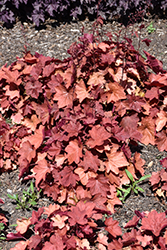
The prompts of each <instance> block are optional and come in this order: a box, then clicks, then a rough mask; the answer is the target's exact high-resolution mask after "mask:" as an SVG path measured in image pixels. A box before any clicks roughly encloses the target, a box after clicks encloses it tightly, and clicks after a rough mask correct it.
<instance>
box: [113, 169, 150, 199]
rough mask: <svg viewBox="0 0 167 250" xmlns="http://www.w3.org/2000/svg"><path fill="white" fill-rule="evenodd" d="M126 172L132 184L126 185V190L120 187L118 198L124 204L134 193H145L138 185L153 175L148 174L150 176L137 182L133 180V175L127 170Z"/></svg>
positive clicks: (143, 177)
mask: <svg viewBox="0 0 167 250" xmlns="http://www.w3.org/2000/svg"><path fill="white" fill-rule="evenodd" d="M125 172H126V174H127V176H128V178H129V180H130V184H127V185H125V187H126V188H119V187H118V188H117V196H118V197H119V199H120V200H121V201H122V202H123V203H124V201H125V198H126V197H127V196H128V195H129V194H130V193H131V192H134V193H135V194H138V192H144V190H143V189H142V188H141V187H139V186H138V185H137V184H138V183H139V182H142V181H144V180H146V179H147V178H150V177H151V174H148V175H145V176H142V177H141V178H140V179H139V180H137V181H135V180H134V178H133V175H132V174H131V173H130V172H129V171H128V170H127V169H125Z"/></svg>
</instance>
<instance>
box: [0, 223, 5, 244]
mask: <svg viewBox="0 0 167 250" xmlns="http://www.w3.org/2000/svg"><path fill="white" fill-rule="evenodd" d="M4 230H5V224H4V223H0V241H1V240H5V239H6V236H5V233H4ZM0 249H1V248H0Z"/></svg>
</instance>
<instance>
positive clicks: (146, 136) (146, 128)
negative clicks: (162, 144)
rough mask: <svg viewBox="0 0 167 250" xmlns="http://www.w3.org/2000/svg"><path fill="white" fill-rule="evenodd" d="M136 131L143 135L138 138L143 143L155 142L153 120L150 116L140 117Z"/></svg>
mask: <svg viewBox="0 0 167 250" xmlns="http://www.w3.org/2000/svg"><path fill="white" fill-rule="evenodd" d="M138 131H139V132H141V134H142V135H143V137H142V138H141V140H140V141H141V142H142V143H143V144H145V145H148V144H149V143H150V144H152V145H154V144H155V122H154V120H153V119H152V118H151V117H144V118H142V121H141V126H140V127H139V128H138Z"/></svg>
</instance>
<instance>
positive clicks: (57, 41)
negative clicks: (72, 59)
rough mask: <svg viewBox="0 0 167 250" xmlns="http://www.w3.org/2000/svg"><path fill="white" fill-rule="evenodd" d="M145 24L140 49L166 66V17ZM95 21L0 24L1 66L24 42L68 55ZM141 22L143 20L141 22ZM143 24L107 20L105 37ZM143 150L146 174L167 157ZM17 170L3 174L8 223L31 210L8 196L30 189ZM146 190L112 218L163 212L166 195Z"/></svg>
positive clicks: (43, 201) (43, 202)
mask: <svg viewBox="0 0 167 250" xmlns="http://www.w3.org/2000/svg"><path fill="white" fill-rule="evenodd" d="M151 21H153V27H154V28H155V29H156V30H155V31H154V32H152V33H151V34H148V30H147V27H148V26H149V24H150V23H151ZM142 23H144V24H145V28H144V29H142V30H141V33H140V37H141V40H142V39H145V38H149V39H150V40H152V42H151V44H150V46H149V47H147V46H146V45H145V43H141V44H140V48H139V50H140V52H141V53H142V54H143V55H144V53H143V50H146V51H147V52H149V53H150V54H152V55H153V56H155V57H156V58H157V59H159V60H162V62H163V65H164V69H165V70H167V19H151V18H150V19H144V21H143V22H142ZM92 24H93V22H92V21H89V20H87V19H86V20H84V21H77V22H75V21H73V22H71V23H61V24H59V23H57V22H55V21H54V20H47V21H46V22H45V24H44V25H42V26H40V27H39V28H38V29H37V28H36V27H35V25H33V24H29V23H23V25H22V24H21V22H17V23H16V24H15V25H14V27H13V28H12V29H7V28H5V27H3V26H2V25H0V32H1V36H0V67H1V66H3V65H4V64H5V63H7V65H10V64H11V63H12V62H14V61H15V60H16V57H22V56H23V51H24V45H25V44H26V45H27V48H28V49H29V50H30V51H31V52H32V53H35V52H38V53H40V54H43V55H45V56H51V57H54V58H58V59H64V58H66V57H68V56H69V55H68V53H67V49H68V48H69V47H70V45H71V44H72V43H73V42H75V41H78V37H79V36H81V29H82V27H83V26H84V27H85V30H84V32H86V33H87V32H90V31H91V29H92ZM140 24H141V23H140ZM140 24H135V25H134V26H133V27H129V28H127V29H125V27H123V26H122V25H121V24H120V23H119V22H116V21H114V22H112V23H111V22H108V23H106V24H104V26H103V28H102V33H103V37H104V38H105V35H104V33H106V32H111V33H112V34H113V39H114V40H116V35H115V34H114V33H118V31H119V30H120V29H121V28H123V31H122V33H121V34H122V35H121V37H120V41H121V39H122V37H123V36H124V35H125V34H126V36H128V37H130V38H131V34H132V29H133V30H134V31H138V30H139V29H138V27H139V25H140ZM132 38H133V41H134V42H133V44H134V47H135V48H136V49H138V46H139V41H138V39H137V38H136V36H133V37H132ZM133 150H134V151H135V150H138V151H139V152H140V153H141V157H142V158H143V159H144V160H145V161H146V164H145V174H149V173H152V172H155V171H158V170H160V169H161V165H160V159H163V158H164V157H167V152H159V151H158V149H157V148H155V147H154V146H151V145H149V146H144V145H141V144H140V145H139V146H138V147H136V148H134V149H133ZM18 173H19V171H18V170H14V171H12V172H10V173H3V174H1V175H0V198H1V199H3V200H4V202H5V203H4V204H2V205H1V206H0V213H1V212H3V213H5V214H6V217H7V218H8V220H9V225H12V224H16V220H17V219H18V218H22V217H27V218H28V217H30V216H31V213H32V212H31V211H27V210H25V211H23V210H16V209H15V207H16V204H15V203H13V202H12V200H11V199H9V198H8V197H7V193H9V194H16V193H18V194H19V196H20V197H21V196H22V191H23V190H24V189H25V190H26V189H27V187H28V186H29V182H27V183H22V182H21V180H20V181H19V180H18ZM140 186H141V187H142V188H143V189H144V190H145V193H143V195H142V194H140V195H138V196H136V195H134V194H132V195H130V196H129V197H128V198H127V200H126V202H125V204H124V205H123V206H122V207H117V208H116V213H115V214H114V215H113V218H114V219H116V220H118V221H119V225H120V226H121V227H122V228H123V226H124V225H125V223H127V222H128V221H129V220H130V219H131V218H132V217H133V215H134V211H135V210H140V211H151V210H152V209H155V210H156V211H158V212H164V211H165V210H166V209H167V200H166V199H165V198H163V197H158V196H155V195H154V194H153V192H152V190H151V188H150V185H149V184H148V182H147V181H145V182H144V183H143V184H142V185H140ZM50 203H53V201H52V200H51V199H48V198H47V197H41V198H40V199H39V201H38V204H37V208H39V207H42V206H48V205H49V204H50ZM7 231H8V232H14V227H9V229H7ZM15 244H16V242H6V241H3V242H0V248H2V249H3V250H9V249H10V248H11V247H14V245H15Z"/></svg>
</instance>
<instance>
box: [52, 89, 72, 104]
mask: <svg viewBox="0 0 167 250" xmlns="http://www.w3.org/2000/svg"><path fill="white" fill-rule="evenodd" d="M55 89H56V94H55V95H54V98H53V100H54V101H58V106H59V108H63V107H65V106H72V104H73V99H74V94H73V89H71V90H70V91H67V89H66V88H65V87H64V86H63V85H60V86H58V87H55Z"/></svg>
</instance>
